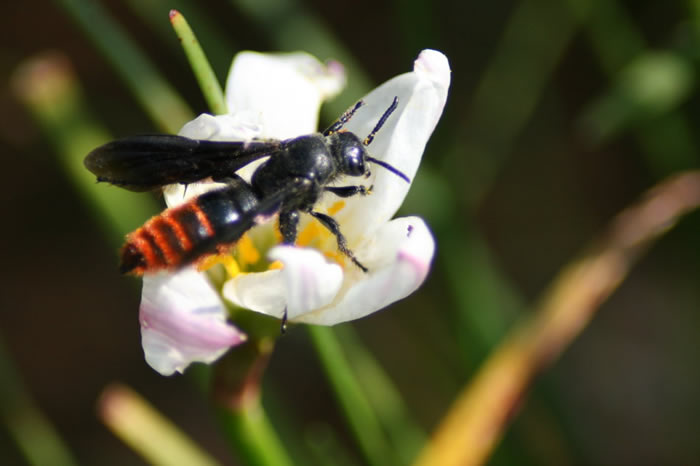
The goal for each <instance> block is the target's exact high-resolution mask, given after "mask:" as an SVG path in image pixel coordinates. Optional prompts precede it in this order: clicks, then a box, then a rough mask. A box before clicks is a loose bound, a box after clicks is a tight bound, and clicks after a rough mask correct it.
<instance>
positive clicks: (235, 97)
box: [226, 52, 345, 139]
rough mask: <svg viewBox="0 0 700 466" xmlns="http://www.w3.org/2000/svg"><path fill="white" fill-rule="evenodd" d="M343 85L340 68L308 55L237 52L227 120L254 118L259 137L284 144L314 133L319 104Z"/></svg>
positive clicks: (228, 92) (228, 91)
mask: <svg viewBox="0 0 700 466" xmlns="http://www.w3.org/2000/svg"><path fill="white" fill-rule="evenodd" d="M344 85H345V72H344V71H343V68H342V66H340V65H339V64H338V63H331V64H329V65H328V66H326V65H323V64H322V63H321V62H319V61H318V60H317V59H316V58H314V57H312V56H311V55H309V54H307V53H301V52H298V53H289V54H261V53H255V52H241V53H239V54H238V55H236V57H235V58H234V60H233V64H232V65H231V71H230V73H229V76H228V80H227V83H226V102H227V104H228V111H229V113H231V114H238V113H241V112H244V113H245V114H248V115H253V116H254V118H255V119H254V120H253V121H254V122H256V123H258V124H259V125H260V127H261V128H263V132H262V134H261V135H260V136H261V137H266V138H277V139H287V138H293V137H296V136H300V135H303V134H308V133H313V132H314V131H316V130H317V127H318V110H319V107H320V106H321V103H322V101H323V100H325V99H328V98H330V97H332V96H334V95H336V94H337V93H338V92H340V90H341V89H342V88H343V87H344Z"/></svg>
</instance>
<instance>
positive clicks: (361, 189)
mask: <svg viewBox="0 0 700 466" xmlns="http://www.w3.org/2000/svg"><path fill="white" fill-rule="evenodd" d="M323 190H324V191H327V192H329V193H333V194H335V195H336V196H338V197H352V196H356V195H360V196H367V195H368V194H371V193H372V186H370V187H369V188H368V187H367V186H362V185H360V186H326V187H325V188H323Z"/></svg>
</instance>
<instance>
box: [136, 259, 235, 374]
mask: <svg viewBox="0 0 700 466" xmlns="http://www.w3.org/2000/svg"><path fill="white" fill-rule="evenodd" d="M226 315H227V313H226V308H225V307H224V305H223V304H222V303H221V300H220V299H219V297H218V296H217V294H216V292H215V291H214V289H213V288H212V286H211V285H210V284H209V282H208V281H207V279H206V278H205V275H204V274H201V273H199V272H197V271H196V270H195V269H193V268H186V269H183V270H181V271H179V272H177V273H174V274H169V273H160V274H157V275H145V276H144V277H143V291H142V294H141V308H140V312H139V321H140V323H141V343H142V346H143V351H144V353H145V356H146V362H148V364H149V365H150V366H151V367H152V368H153V369H155V370H156V371H158V372H160V373H161V374H162V375H171V374H173V373H175V372H183V371H184V370H185V368H186V367H187V366H188V365H190V364H191V363H193V362H204V363H211V362H213V361H215V360H216V359H218V358H219V357H220V356H221V355H222V354H223V353H224V352H226V350H228V349H229V348H230V347H232V346H235V345H238V344H240V343H242V342H243V341H245V339H246V335H245V334H244V333H242V332H240V331H239V330H238V329H237V328H236V327H234V326H233V325H231V324H229V323H227V322H226Z"/></svg>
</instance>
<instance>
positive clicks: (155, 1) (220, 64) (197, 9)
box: [126, 0, 239, 82]
mask: <svg viewBox="0 0 700 466" xmlns="http://www.w3.org/2000/svg"><path fill="white" fill-rule="evenodd" d="M126 4H127V5H128V6H129V8H130V9H131V12H132V13H133V14H134V15H136V16H138V17H139V18H140V19H141V21H142V22H143V23H144V24H145V25H146V26H147V27H148V29H149V30H150V31H152V32H153V33H155V34H156V35H158V37H159V38H160V40H161V41H162V42H163V44H164V46H167V47H168V48H169V49H172V50H175V48H177V47H179V45H178V44H176V42H177V41H176V40H175V39H174V38H173V31H172V27H171V26H170V25H169V24H168V23H167V22H165V21H163V18H164V17H165V15H166V14H167V12H168V11H170V10H172V9H175V10H178V11H180V12H182V13H183V14H184V15H185V16H187V20H188V22H189V23H190V24H191V25H192V27H193V28H194V29H195V30H196V31H197V39H198V40H199V42H200V44H202V48H203V49H204V50H206V51H207V56H208V57H209V61H210V62H211V64H212V67H213V68H214V71H215V72H216V74H217V76H218V77H219V81H221V82H223V80H224V79H225V78H226V73H227V72H228V69H229V66H230V65H231V57H232V56H233V55H234V54H235V51H236V50H237V49H238V48H239V47H238V45H236V44H235V43H234V41H233V37H232V34H231V32H230V31H229V30H226V29H224V28H223V27H222V26H221V25H220V22H219V21H218V20H219V19H220V18H213V17H212V15H211V14H210V8H209V7H208V5H207V4H206V3H198V2H192V1H189V0H149V1H148V2H144V1H142V0H126ZM231 14H232V15H234V14H235V12H234V10H233V9H231Z"/></svg>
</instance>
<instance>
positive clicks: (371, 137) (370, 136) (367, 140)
mask: <svg viewBox="0 0 700 466" xmlns="http://www.w3.org/2000/svg"><path fill="white" fill-rule="evenodd" d="M398 106H399V98H398V97H394V101H393V102H392V103H391V105H389V108H387V109H386V111H385V112H384V115H382V117H381V118H380V119H379V121H378V122H377V125H376V126H375V127H374V129H373V130H372V132H371V133H369V134H368V135H367V137H366V138H365V140H364V141H362V144H364V145H365V146H369V145H370V144H372V141H374V136H375V135H376V134H377V132H378V131H379V130H380V129H382V126H384V123H386V120H387V119H388V118H389V115H391V114H392V113H394V110H396V107H398Z"/></svg>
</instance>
